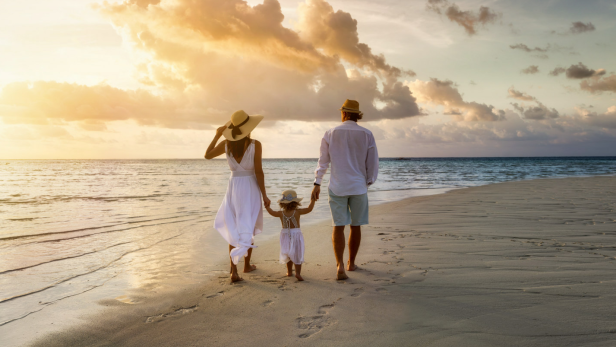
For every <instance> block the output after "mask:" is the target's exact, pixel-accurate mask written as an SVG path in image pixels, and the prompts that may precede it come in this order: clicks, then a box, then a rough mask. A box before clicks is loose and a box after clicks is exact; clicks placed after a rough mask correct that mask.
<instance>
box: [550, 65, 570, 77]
mask: <svg viewBox="0 0 616 347" xmlns="http://www.w3.org/2000/svg"><path fill="white" fill-rule="evenodd" d="M565 71H567V69H565V68H564V67H557V68H554V70H552V71H550V72H549V73H548V74H549V75H550V76H558V75H560V74H561V73H564V72H565Z"/></svg>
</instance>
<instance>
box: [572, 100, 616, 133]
mask: <svg viewBox="0 0 616 347" xmlns="http://www.w3.org/2000/svg"><path fill="white" fill-rule="evenodd" d="M576 111H577V112H578V114H579V115H580V117H582V120H583V121H584V122H585V123H587V124H589V125H592V126H596V127H600V128H608V129H616V106H611V107H609V108H608V109H607V111H606V112H605V113H597V112H591V111H588V110H587V109H585V108H582V107H576Z"/></svg>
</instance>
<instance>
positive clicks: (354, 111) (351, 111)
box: [340, 107, 364, 116]
mask: <svg viewBox="0 0 616 347" xmlns="http://www.w3.org/2000/svg"><path fill="white" fill-rule="evenodd" d="M340 111H344V112H349V113H357V114H359V115H360V116H363V115H364V113H363V112H362V111H360V110H354V109H351V108H344V107H343V108H341V109H340Z"/></svg>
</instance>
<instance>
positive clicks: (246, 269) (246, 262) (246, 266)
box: [244, 243, 257, 272]
mask: <svg viewBox="0 0 616 347" xmlns="http://www.w3.org/2000/svg"><path fill="white" fill-rule="evenodd" d="M252 244H253V245H254V243H252ZM251 256H252V248H248V254H247V255H246V257H244V272H251V271H255V270H256V269H257V266H256V265H251V264H250V257H251Z"/></svg>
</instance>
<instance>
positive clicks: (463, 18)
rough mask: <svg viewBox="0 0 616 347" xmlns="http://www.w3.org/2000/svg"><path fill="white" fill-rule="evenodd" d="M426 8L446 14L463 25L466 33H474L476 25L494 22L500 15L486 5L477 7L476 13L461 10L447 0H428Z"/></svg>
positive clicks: (451, 19)
mask: <svg viewBox="0 0 616 347" xmlns="http://www.w3.org/2000/svg"><path fill="white" fill-rule="evenodd" d="M426 8H427V9H428V10H429V11H433V12H436V13H438V14H440V15H445V16H447V18H449V20H450V21H452V22H454V23H456V24H458V25H460V26H461V27H463V28H464V30H465V31H466V33H467V34H468V35H475V34H476V33H477V26H479V25H481V26H485V25H486V24H490V23H494V22H496V20H497V19H498V18H499V17H500V16H501V14H500V13H496V12H494V11H493V10H491V9H490V8H489V7H486V6H481V7H479V11H477V13H475V12H473V11H462V10H460V8H459V7H458V5H456V4H455V3H450V2H449V1H447V0H428V2H427V4H426Z"/></svg>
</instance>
